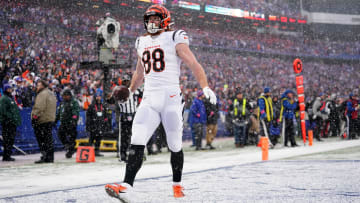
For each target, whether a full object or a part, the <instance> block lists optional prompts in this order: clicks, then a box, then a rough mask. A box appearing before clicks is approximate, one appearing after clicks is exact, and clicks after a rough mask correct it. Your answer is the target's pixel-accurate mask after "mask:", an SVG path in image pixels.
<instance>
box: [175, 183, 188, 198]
mask: <svg viewBox="0 0 360 203" xmlns="http://www.w3.org/2000/svg"><path fill="white" fill-rule="evenodd" d="M183 189H184V188H183V187H182V186H181V185H173V191H174V197H175V198H179V197H184V196H185V195H184V193H183Z"/></svg>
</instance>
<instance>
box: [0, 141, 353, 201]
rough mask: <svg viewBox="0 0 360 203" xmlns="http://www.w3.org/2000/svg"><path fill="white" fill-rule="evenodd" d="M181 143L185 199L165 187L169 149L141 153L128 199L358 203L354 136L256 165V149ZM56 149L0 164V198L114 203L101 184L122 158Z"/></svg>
mask: <svg viewBox="0 0 360 203" xmlns="http://www.w3.org/2000/svg"><path fill="white" fill-rule="evenodd" d="M188 145H189V143H185V144H184V146H185V147H184V149H185V166H184V176H183V186H184V187H185V191H184V192H185V195H186V197H185V198H183V199H179V200H175V199H174V198H173V197H172V191H171V167H170V164H169V154H168V153H162V154H159V155H156V156H149V157H147V161H146V162H144V165H143V167H142V169H141V170H140V172H139V173H138V176H137V181H136V182H135V188H134V195H133V197H134V202H360V176H359V174H360V150H359V149H360V140H352V141H343V140H338V139H337V138H335V139H327V140H326V142H321V143H318V142H316V143H314V146H312V147H308V146H305V147H304V146H302V147H297V148H282V147H277V148H275V149H273V150H270V152H269V160H270V161H266V162H261V150H260V148H256V147H247V148H244V149H234V148H233V147H232V146H233V140H232V139H231V140H230V139H224V140H217V142H216V146H217V147H218V149H217V150H214V151H201V152H194V151H193V149H192V148H189V147H188ZM63 156H64V153H63V152H58V153H57V154H56V160H55V163H54V164H45V165H35V164H33V161H35V160H37V159H38V158H39V154H36V155H29V156H17V157H15V158H17V161H16V162H15V163H4V162H2V163H1V166H0V181H1V184H0V202H118V200H116V199H112V198H110V197H108V196H107V194H106V193H105V191H104V185H105V184H106V183H112V182H120V181H121V180H122V178H123V174H124V167H125V165H124V164H123V163H119V162H118V161H117V159H116V158H115V153H106V156H105V157H101V158H98V159H97V160H96V162H95V163H90V164H79V163H75V159H74V158H73V159H70V160H69V159H64V158H63Z"/></svg>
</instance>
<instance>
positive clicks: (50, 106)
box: [31, 88, 56, 124]
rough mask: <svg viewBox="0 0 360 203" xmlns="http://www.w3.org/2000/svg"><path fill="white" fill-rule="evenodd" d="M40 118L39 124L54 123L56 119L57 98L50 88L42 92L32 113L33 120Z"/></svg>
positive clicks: (36, 99)
mask: <svg viewBox="0 0 360 203" xmlns="http://www.w3.org/2000/svg"><path fill="white" fill-rule="evenodd" d="M34 116H36V117H38V119H37V123H38V124H42V123H49V122H54V121H55V117H56V97H55V95H54V93H53V92H51V91H50V90H49V89H48V88H44V89H43V90H41V91H40V92H39V93H38V94H37V96H36V98H35V104H34V107H33V109H32V111H31V118H34Z"/></svg>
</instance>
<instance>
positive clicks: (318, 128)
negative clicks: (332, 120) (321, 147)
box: [314, 118, 324, 140]
mask: <svg viewBox="0 0 360 203" xmlns="http://www.w3.org/2000/svg"><path fill="white" fill-rule="evenodd" d="M315 123H316V127H315V130H314V138H315V139H317V140H320V134H321V130H322V129H323V126H324V122H323V120H322V119H321V118H316V119H315Z"/></svg>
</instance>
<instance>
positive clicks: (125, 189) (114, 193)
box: [105, 183, 131, 203]
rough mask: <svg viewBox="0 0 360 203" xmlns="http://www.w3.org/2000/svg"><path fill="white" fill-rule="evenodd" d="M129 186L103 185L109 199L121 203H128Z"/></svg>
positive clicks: (123, 184)
mask: <svg viewBox="0 0 360 203" xmlns="http://www.w3.org/2000/svg"><path fill="white" fill-rule="evenodd" d="M130 188H131V186H130V185H129V184H126V183H122V184H116V183H114V184H107V185H105V191H106V193H107V194H108V195H109V196H110V197H114V198H117V199H119V200H120V201H121V202H123V203H129V202H130V199H129V189H130Z"/></svg>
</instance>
